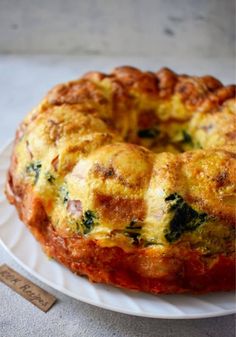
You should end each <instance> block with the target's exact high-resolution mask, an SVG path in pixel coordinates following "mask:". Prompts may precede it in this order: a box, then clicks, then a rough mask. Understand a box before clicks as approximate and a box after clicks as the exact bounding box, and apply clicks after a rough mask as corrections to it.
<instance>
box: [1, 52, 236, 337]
mask: <svg viewBox="0 0 236 337" xmlns="http://www.w3.org/2000/svg"><path fill="white" fill-rule="evenodd" d="M124 64H131V65H134V66H138V67H141V68H143V69H149V70H157V69H158V68H160V67H161V66H168V67H171V68H172V69H174V70H176V71H179V72H185V73H190V74H198V75H202V74H206V73H209V74H212V75H214V76H216V77H218V78H219V79H221V80H222V81H223V82H224V83H230V82H235V65H234V60H233V59H232V58H226V57H221V58H214V59H209V58H196V59H194V58H193V57H189V58H188V55H186V57H185V58H180V59H178V60H176V59H174V58H173V57H164V56H163V57H158V58H152V59H147V58H136V57H129V58H127V57H126V58H125V57H116V58H114V57H113V58H109V57H98V56H96V57H95V56H94V57H93V56H81V57H72V56H71V57H69V56H67V57H63V56H53V55H52V56H20V57H19V56H14V55H12V56H6V55H5V56H4V55H2V56H0V79H1V81H0V102H1V108H0V118H1V119H0V144H1V145H3V144H4V143H6V142H7V141H8V140H9V139H11V138H12V137H13V135H14V131H15V128H16V126H17V125H18V123H19V122H20V120H21V119H22V118H23V116H24V115H25V114H26V113H27V112H28V111H30V109H31V108H32V107H33V106H34V105H36V104H37V103H38V102H39V100H40V99H41V98H42V96H43V95H44V94H45V92H46V91H47V90H48V89H50V87H51V86H52V85H54V84H56V83H58V82H63V81H66V80H70V79H73V78H76V77H78V76H80V75H81V74H83V73H84V72H86V71H89V70H102V71H109V70H110V69H112V68H113V67H114V66H118V65H124ZM0 216H1V215H0ZM2 263H7V264H8V265H9V266H11V267H13V268H14V269H16V270H17V271H19V272H20V273H22V274H23V275H25V276H26V277H28V278H29V279H31V280H33V282H35V283H36V284H38V285H40V286H41V287H42V288H44V289H46V290H48V291H49V292H51V293H52V294H54V295H55V296H56V297H57V298H58V302H57V303H56V305H55V306H53V308H52V309H51V310H50V311H49V312H48V313H47V314H45V313H43V312H41V311H40V310H39V309H37V308H36V307H34V306H33V305H32V304H30V303H29V302H27V301H26V300H24V299H23V298H21V297H20V296H19V295H17V294H15V293H14V292H13V291H12V290H11V289H9V288H8V287H6V286H5V285H3V284H1V283H0V336H1V337H8V336H9V337H12V336H17V337H18V336H19V337H21V336H22V337H25V336H44V337H47V336H57V337H59V336H83V337H103V336H104V337H112V336H116V337H118V336H119V337H125V336H127V337H139V336H140V337H143V336H147V337H149V336H150V337H152V336H153V337H154V336H155V337H156V336H160V337H167V336H168V337H172V336H173V337H174V336H175V337H179V336H181V337H189V336H190V337H205V336H206V337H207V336H208V337H223V336H224V337H231V336H232V337H233V336H234V335H235V325H234V316H233V315H231V316H225V317H218V318H209V319H199V320H161V319H149V318H140V317H134V316H128V315H124V314H119V313H115V312H111V311H108V310H104V309H99V308H96V307H93V306H91V305H88V304H84V303H82V302H79V301H77V300H73V299H71V298H69V297H67V296H65V295H63V294H61V293H59V292H57V291H55V290H53V289H51V288H49V287H48V286H45V285H44V284H42V283H41V282H39V281H38V280H37V279H35V278H34V277H32V276H30V275H29V274H28V273H27V272H25V271H24V270H23V269H22V268H21V267H20V266H18V265H17V264H16V263H15V262H14V260H13V259H12V258H11V257H10V256H9V255H8V254H7V253H6V252H5V251H4V250H3V248H2V247H0V265H1V264H2Z"/></svg>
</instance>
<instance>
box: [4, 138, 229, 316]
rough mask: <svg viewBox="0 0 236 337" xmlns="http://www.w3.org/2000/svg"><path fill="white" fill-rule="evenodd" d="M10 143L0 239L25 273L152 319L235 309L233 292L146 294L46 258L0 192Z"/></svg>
mask: <svg viewBox="0 0 236 337" xmlns="http://www.w3.org/2000/svg"><path fill="white" fill-rule="evenodd" d="M11 148H12V144H9V145H8V146H7V147H5V148H4V150H2V151H1V153H0V190H1V193H0V238H1V243H2V245H3V247H4V248H5V249H6V250H7V251H8V253H9V254H10V255H11V256H12V257H13V258H14V259H15V260H16V261H17V262H18V263H19V264H20V265H21V266H22V267H24V268H25V269H26V270H27V271H28V272H29V273H31V274H32V275H34V276H35V277H37V278H38V279H39V280H41V281H42V282H44V283H46V284H47V285H49V286H51V287H52V288H55V289H57V290H59V291H61V292H62V293H64V294H66V295H68V296H71V297H73V298H76V299H78V300H80V301H83V302H86V303H90V304H93V305H96V306H98V307H101V308H105V309H109V310H113V311H117V312H122V313H126V314H131V315H137V316H143V317H155V318H174V319H180V318H203V317H214V316H222V315H228V314H232V313H234V312H235V301H234V293H233V292H231V293H212V294H209V295H201V296H192V295H159V296H154V295H149V294H145V293H135V292H131V291H126V290H121V289H118V288H115V287H111V286H105V285H100V284H93V283H90V282H89V281H88V280H87V279H86V278H83V277H79V276H76V275H74V274H73V273H71V272H70V271H69V270H67V269H66V268H64V267H63V266H62V265H60V264H58V263H56V262H55V261H53V260H49V259H48V258H47V257H46V256H45V255H44V253H43V252H42V250H41V247H40V245H39V244H38V243H37V242H36V240H35V239H34V237H33V236H32V235H31V234H30V232H29V231H28V230H27V228H26V227H25V225H24V224H23V223H22V222H21V221H20V220H19V219H18V216H17V213H16V211H15V209H14V207H12V206H10V205H9V204H8V202H7V200H6V198H5V196H4V194H3V188H4V182H5V176H6V169H7V167H8V165H9V158H10V153H11Z"/></svg>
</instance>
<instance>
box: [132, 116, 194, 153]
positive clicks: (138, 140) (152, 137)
mask: <svg viewBox="0 0 236 337" xmlns="http://www.w3.org/2000/svg"><path fill="white" fill-rule="evenodd" d="M125 141H127V142H130V143H134V144H138V145H141V146H143V147H146V148H148V149H149V150H151V151H153V152H156V153H159V152H173V153H178V152H184V151H187V150H190V149H192V148H194V147H195V144H194V141H193V138H192V136H191V134H190V132H189V131H188V125H187V124H186V123H184V122H182V123H181V122H178V121H171V120H168V121H160V120H159V119H158V117H157V116H156V113H155V111H154V110H142V111H141V112H140V113H139V114H138V118H137V127H136V128H135V129H132V130H130V131H129V132H128V133H127V135H126V138H125Z"/></svg>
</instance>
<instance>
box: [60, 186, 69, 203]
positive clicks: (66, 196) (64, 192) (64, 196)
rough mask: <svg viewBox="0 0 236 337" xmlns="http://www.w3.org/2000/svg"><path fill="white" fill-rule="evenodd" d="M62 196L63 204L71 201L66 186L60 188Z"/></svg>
mask: <svg viewBox="0 0 236 337" xmlns="http://www.w3.org/2000/svg"><path fill="white" fill-rule="evenodd" d="M60 194H61V197H62V201H63V204H65V203H66V202H67V201H68V200H69V191H68V190H67V188H66V186H62V187H61V188H60Z"/></svg>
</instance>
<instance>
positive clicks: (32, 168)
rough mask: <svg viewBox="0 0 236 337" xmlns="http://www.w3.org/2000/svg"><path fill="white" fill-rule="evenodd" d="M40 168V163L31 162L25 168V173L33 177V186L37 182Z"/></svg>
mask: <svg viewBox="0 0 236 337" xmlns="http://www.w3.org/2000/svg"><path fill="white" fill-rule="evenodd" d="M41 168H42V164H41V162H40V161H35V162H32V163H30V164H29V165H28V166H27V167H26V172H27V173H28V174H29V175H32V176H33V177H34V184H36V183H37V181H38V178H39V174H40V171H41Z"/></svg>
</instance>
